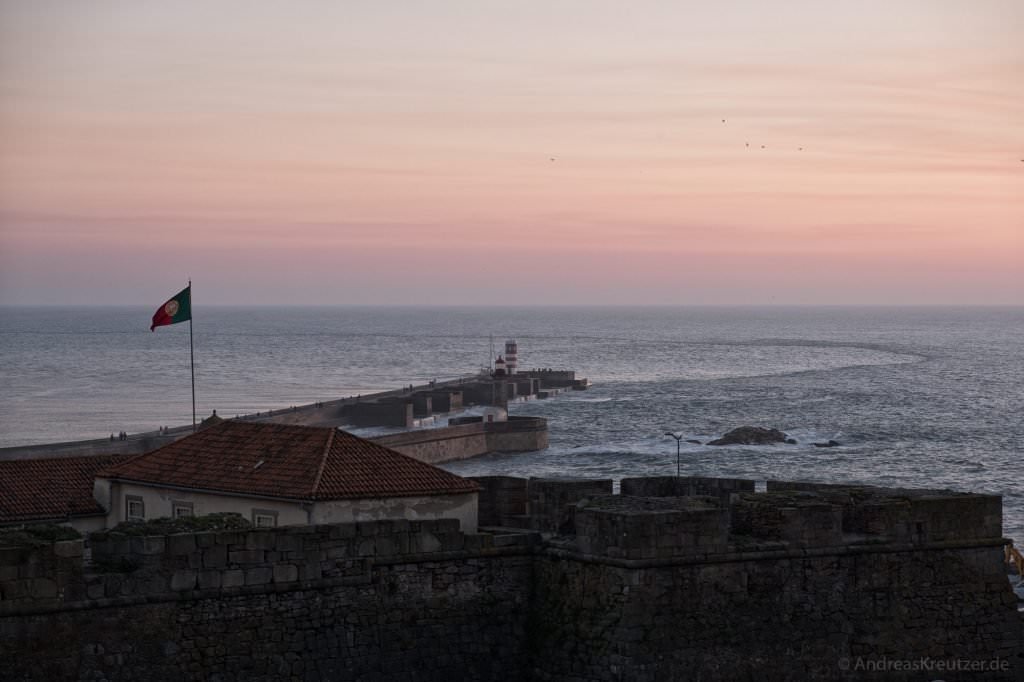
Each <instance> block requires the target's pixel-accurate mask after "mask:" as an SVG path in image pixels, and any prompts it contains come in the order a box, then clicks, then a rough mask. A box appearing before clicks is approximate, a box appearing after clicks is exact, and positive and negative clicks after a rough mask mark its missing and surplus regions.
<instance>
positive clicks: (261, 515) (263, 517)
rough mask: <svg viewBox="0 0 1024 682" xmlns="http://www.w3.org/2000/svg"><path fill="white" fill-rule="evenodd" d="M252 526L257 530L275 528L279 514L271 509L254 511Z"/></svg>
mask: <svg viewBox="0 0 1024 682" xmlns="http://www.w3.org/2000/svg"><path fill="white" fill-rule="evenodd" d="M252 525H254V526H256V527H257V528H273V527H274V526H276V525H277V512H276V511H270V510H269V509H253V510H252Z"/></svg>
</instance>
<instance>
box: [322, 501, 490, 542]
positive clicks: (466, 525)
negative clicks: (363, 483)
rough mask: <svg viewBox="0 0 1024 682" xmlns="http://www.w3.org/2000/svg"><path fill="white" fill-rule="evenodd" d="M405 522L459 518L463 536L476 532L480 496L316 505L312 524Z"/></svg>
mask: <svg viewBox="0 0 1024 682" xmlns="http://www.w3.org/2000/svg"><path fill="white" fill-rule="evenodd" d="M382 519H395V520H398V519H405V520H407V521H423V520H433V519H458V520H459V523H460V525H461V528H462V532H464V533H475V532H476V529H477V494H476V493H465V494H462V495H430V496H422V497H388V498H383V499H381V498H376V499H364V500H332V501H329V502H317V503H316V504H315V505H314V506H313V519H312V522H313V523H346V522H352V521H378V520H382Z"/></svg>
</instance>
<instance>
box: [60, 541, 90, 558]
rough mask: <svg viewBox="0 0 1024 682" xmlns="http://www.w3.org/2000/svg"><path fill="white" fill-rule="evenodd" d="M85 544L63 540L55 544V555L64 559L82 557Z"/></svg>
mask: <svg viewBox="0 0 1024 682" xmlns="http://www.w3.org/2000/svg"><path fill="white" fill-rule="evenodd" d="M83 549H84V543H83V542H82V541H81V540H62V541H60V542H55V543H53V554H54V556H58V557H61V558H64V559H70V558H75V557H80V556H82V551H83Z"/></svg>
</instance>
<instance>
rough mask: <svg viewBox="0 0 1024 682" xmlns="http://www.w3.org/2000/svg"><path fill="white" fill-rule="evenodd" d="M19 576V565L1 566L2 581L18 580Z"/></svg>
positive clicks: (0, 581)
mask: <svg viewBox="0 0 1024 682" xmlns="http://www.w3.org/2000/svg"><path fill="white" fill-rule="evenodd" d="M17 578H18V567H17V566H0V583H2V582H6V581H8V580H17Z"/></svg>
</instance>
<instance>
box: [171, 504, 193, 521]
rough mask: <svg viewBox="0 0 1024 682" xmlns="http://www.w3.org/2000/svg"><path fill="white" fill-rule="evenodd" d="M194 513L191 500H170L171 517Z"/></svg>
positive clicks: (177, 517) (176, 517)
mask: <svg viewBox="0 0 1024 682" xmlns="http://www.w3.org/2000/svg"><path fill="white" fill-rule="evenodd" d="M193 515H195V507H194V506H193V503H192V502H179V501H178V500H172V501H171V517H172V518H175V519H180V518H182V517H184V516H193Z"/></svg>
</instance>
